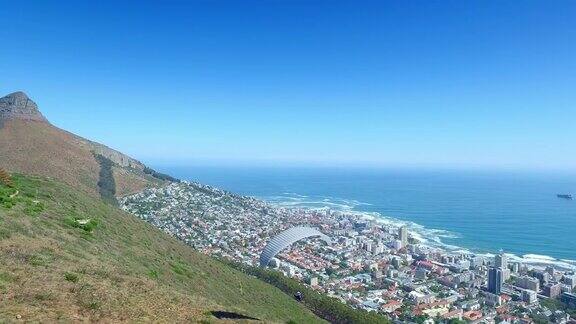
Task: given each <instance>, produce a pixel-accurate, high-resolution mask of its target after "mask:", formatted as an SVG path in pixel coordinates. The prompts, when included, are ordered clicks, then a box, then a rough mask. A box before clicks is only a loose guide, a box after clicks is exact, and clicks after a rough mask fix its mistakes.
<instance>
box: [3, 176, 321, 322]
mask: <svg viewBox="0 0 576 324" xmlns="http://www.w3.org/2000/svg"><path fill="white" fill-rule="evenodd" d="M13 182H14V187H13V188H9V187H7V186H6V185H3V184H0V322H4V321H12V320H15V319H17V318H21V319H22V320H38V321H54V320H58V319H60V320H107V321H119V320H128V319H130V320H135V319H136V320H140V321H169V322H174V321H188V320H197V321H217V319H216V317H215V316H214V315H213V314H212V313H211V312H214V311H225V312H232V313H236V314H242V315H245V316H248V317H252V318H257V319H261V320H264V321H266V322H287V321H290V320H291V321H295V322H298V323H314V322H320V320H319V319H318V318H317V317H315V316H314V315H313V314H312V313H311V312H310V311H308V310H307V309H306V308H304V307H303V306H302V305H301V304H299V303H297V302H295V301H294V300H293V299H292V298H290V297H289V296H288V295H286V294H284V293H282V292H281V291H280V290H278V289H277V288H274V287H272V286H271V285H269V284H266V283H263V282H261V281H259V280H258V279H255V278H252V277H249V276H247V275H245V274H243V273H241V272H239V271H237V270H234V269H232V268H230V267H228V266H226V265H224V264H223V263H220V262H218V261H216V260H213V259H211V258H208V257H206V256H204V255H201V254H199V253H197V252H195V251H193V250H192V249H190V247H187V246H185V245H183V244H182V243H181V242H179V241H177V240H176V239H173V238H172V237H170V236H168V235H166V234H164V233H162V232H160V231H159V230H157V229H155V228H153V227H152V226H151V225H148V224H147V223H145V222H143V221H141V220H139V219H137V218H136V217H134V216H132V215H129V214H126V213H123V212H122V211H120V210H118V209H117V208H115V207H113V206H111V205H108V204H105V203H103V202H102V201H101V200H99V199H98V198H94V197H91V196H90V195H86V194H82V193H79V192H78V191H77V190H74V189H72V188H71V187H68V186H67V185H64V184H61V183H58V182H55V181H53V180H48V179H45V178H37V177H29V176H15V177H13Z"/></svg>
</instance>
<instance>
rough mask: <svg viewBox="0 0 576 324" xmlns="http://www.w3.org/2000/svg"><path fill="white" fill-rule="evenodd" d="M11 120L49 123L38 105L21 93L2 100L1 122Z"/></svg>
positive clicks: (0, 99)
mask: <svg viewBox="0 0 576 324" xmlns="http://www.w3.org/2000/svg"><path fill="white" fill-rule="evenodd" d="M9 119H23V120H34V121H41V122H48V121H47V120H46V118H45V117H44V116H43V115H42V113H40V111H39V110H38V106H37V105H36V103H35V102H34V101H32V99H30V98H28V96H27V95H26V94H25V93H24V92H21V91H18V92H14V93H11V94H9V95H7V96H6V97H2V98H0V121H2V120H9Z"/></svg>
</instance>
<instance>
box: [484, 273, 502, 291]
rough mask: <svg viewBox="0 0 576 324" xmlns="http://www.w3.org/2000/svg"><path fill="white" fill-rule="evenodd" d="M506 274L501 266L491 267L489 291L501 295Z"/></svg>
mask: <svg viewBox="0 0 576 324" xmlns="http://www.w3.org/2000/svg"><path fill="white" fill-rule="evenodd" d="M503 278H504V275H503V273H502V269H501V268H490V270H488V291H489V292H491V293H493V294H494V295H500V293H501V292H502V283H503Z"/></svg>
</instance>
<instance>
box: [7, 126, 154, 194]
mask: <svg viewBox="0 0 576 324" xmlns="http://www.w3.org/2000/svg"><path fill="white" fill-rule="evenodd" d="M98 147H101V146H99V144H96V143H93V142H90V141H88V140H86V139H84V138H81V137H79V136H76V135H74V134H72V133H69V132H66V131H64V130H61V129H59V128H57V127H54V126H52V125H51V124H49V123H47V122H38V121H29V120H18V119H13V120H7V121H3V122H2V125H0V167H2V168H4V169H7V170H8V171H10V172H18V173H23V174H34V175H38V176H45V177H51V178H55V179H58V180H60V181H62V182H64V183H66V184H68V185H71V186H73V187H75V188H77V189H80V190H82V191H84V192H86V193H88V194H92V195H94V196H97V195H99V194H101V193H102V188H101V187H100V186H99V184H101V183H102V179H101V178H100V176H101V169H102V165H101V163H100V162H101V160H99V159H98V156H100V155H101V154H100V153H98V152H96V151H95V148H98ZM141 167H142V169H138V168H132V167H126V166H125V167H122V166H120V165H118V164H112V165H111V169H112V173H113V176H114V180H115V184H114V185H115V188H114V194H115V195H117V196H123V195H127V194H130V193H134V192H138V191H140V190H142V189H144V188H146V187H149V186H154V185H158V184H161V183H164V182H165V181H164V180H163V179H160V178H157V177H155V176H154V175H155V174H147V173H145V172H144V166H141ZM106 190H108V189H106ZM103 198H105V199H107V198H108V197H103Z"/></svg>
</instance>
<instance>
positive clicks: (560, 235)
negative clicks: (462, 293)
mask: <svg viewBox="0 0 576 324" xmlns="http://www.w3.org/2000/svg"><path fill="white" fill-rule="evenodd" d="M160 169H162V170H163V171H165V172H168V173H170V174H172V175H174V176H177V177H180V178H182V179H185V180H194V181H199V182H202V183H206V184H210V185H213V186H216V187H219V188H223V189H227V190H230V191H233V192H236V193H239V194H243V195H250V196H256V197H259V198H263V199H266V200H268V201H271V202H274V203H278V204H282V205H287V206H298V207H311V208H320V207H324V206H327V207H331V208H334V209H341V210H353V211H358V212H371V213H377V214H376V215H378V217H381V218H383V219H387V220H390V221H399V222H403V221H404V222H408V224H410V225H411V226H412V228H413V231H414V232H417V233H418V234H420V235H421V236H422V237H424V238H425V239H427V240H428V241H429V242H431V243H434V244H440V245H444V246H446V247H447V248H451V249H459V248H460V247H461V248H464V249H467V250H469V251H473V252H477V253H496V252H498V251H499V250H500V249H502V250H504V251H505V252H506V253H511V254H514V255H517V256H519V257H522V256H524V258H526V259H536V260H547V259H548V258H546V257H545V256H548V257H552V258H555V259H562V260H576V200H573V201H569V200H564V199H559V198H557V197H556V194H557V193H576V176H575V175H569V174H559V173H548V174H546V173H533V174H529V173H504V172H464V171H462V172H448V171H412V170H411V171H408V170H368V169H321V168H309V169H305V168H246V167H244V168H231V167H170V168H160ZM572 264H574V263H572Z"/></svg>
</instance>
